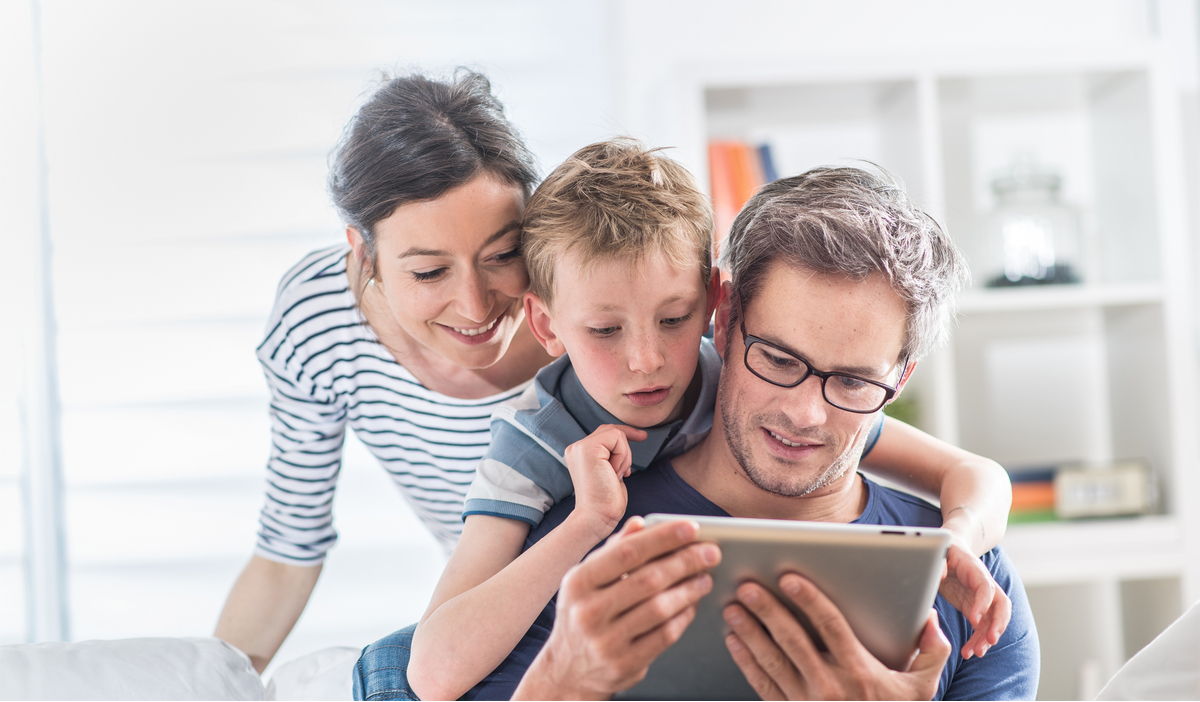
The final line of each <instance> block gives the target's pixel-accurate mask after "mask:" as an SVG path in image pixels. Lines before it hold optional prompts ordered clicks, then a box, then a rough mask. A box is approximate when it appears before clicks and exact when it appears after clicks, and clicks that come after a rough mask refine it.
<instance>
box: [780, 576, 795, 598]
mask: <svg viewBox="0 0 1200 702" xmlns="http://www.w3.org/2000/svg"><path fill="white" fill-rule="evenodd" d="M779 587H781V588H783V591H784V592H786V593H787V594H789V595H794V594H796V593H797V592H800V581H799V580H797V579H796V578H789V577H786V576H785V577H783V578H781V579H780V581H779Z"/></svg>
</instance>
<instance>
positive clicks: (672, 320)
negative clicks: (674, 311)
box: [662, 313, 692, 327]
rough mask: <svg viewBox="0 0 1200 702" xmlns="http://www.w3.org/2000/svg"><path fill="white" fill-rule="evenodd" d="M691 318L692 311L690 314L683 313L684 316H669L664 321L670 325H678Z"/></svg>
mask: <svg viewBox="0 0 1200 702" xmlns="http://www.w3.org/2000/svg"><path fill="white" fill-rule="evenodd" d="M691 318H692V315H691V313H688V314H685V315H683V316H682V317H667V318H666V319H664V320H663V321H662V323H663V324H665V325H667V326H668V327H677V326H679V325H680V324H683V323H684V322H686V321H688V320H689V319H691Z"/></svg>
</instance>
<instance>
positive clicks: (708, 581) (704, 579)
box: [697, 573, 713, 592]
mask: <svg viewBox="0 0 1200 702" xmlns="http://www.w3.org/2000/svg"><path fill="white" fill-rule="evenodd" d="M697 586H698V587H699V588H700V589H701V590H702V591H704V592H708V591H709V590H712V586H713V579H712V576H711V575H709V574H708V573H705V574H704V575H702V576H701V577H700V580H699V582H698V583H697Z"/></svg>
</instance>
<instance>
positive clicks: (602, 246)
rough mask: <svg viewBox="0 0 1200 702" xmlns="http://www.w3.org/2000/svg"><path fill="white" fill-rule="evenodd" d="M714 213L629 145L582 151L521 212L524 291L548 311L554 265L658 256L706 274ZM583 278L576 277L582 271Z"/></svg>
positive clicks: (649, 153)
mask: <svg viewBox="0 0 1200 702" xmlns="http://www.w3.org/2000/svg"><path fill="white" fill-rule="evenodd" d="M712 231H713V218H712V207H711V206H710V205H709V202H708V197H707V196H706V195H704V193H702V192H701V191H700V188H699V187H697V185H696V179H695V178H693V177H692V174H691V173H689V172H688V171H687V169H686V168H684V167H683V166H681V165H679V164H678V163H676V162H675V161H672V160H671V159H669V158H667V157H666V156H664V155H662V154H661V153H660V150H659V149H647V148H646V147H645V146H643V145H642V144H641V142H638V141H637V140H635V139H629V138H625V137H619V138H616V139H611V140H609V141H602V142H599V143H596V144H591V145H590V146H585V147H583V148H582V149H580V150H579V151H576V152H575V153H574V154H573V155H572V156H571V157H570V158H568V159H567V160H566V161H565V162H563V164H562V165H561V166H559V167H558V168H555V169H554V172H552V173H551V174H550V175H549V176H547V177H546V180H545V181H543V182H542V184H541V185H540V186H538V189H537V190H536V191H535V192H534V193H533V197H531V198H530V199H529V205H528V206H527V207H526V208H525V219H524V222H523V225H522V233H521V244H522V250H523V253H524V256H525V266H526V268H528V269H529V288H530V290H531V291H533V292H534V293H535V294H537V296H538V297H540V298H541V299H542V301H543V302H544V303H545V304H547V305H550V304H551V299H552V297H553V291H554V265H555V263H556V262H557V261H558V260H559V259H561V258H562V257H563V256H565V255H566V254H568V253H574V254H576V260H577V261H579V263H580V266H581V268H582V269H583V270H586V268H587V266H588V265H589V264H591V263H594V262H596V261H598V260H611V259H613V258H617V257H621V256H631V257H633V259H634V260H635V261H637V260H640V259H641V258H642V257H643V256H645V255H647V254H649V253H651V252H659V253H662V254H663V255H664V256H666V257H667V260H668V261H670V262H671V264H672V265H674V266H676V267H678V268H680V269H685V268H687V267H689V266H691V265H693V264H694V263H697V262H698V263H699V264H700V273H701V275H702V276H703V280H704V282H705V283H707V282H708V278H709V275H710V274H711V272H712ZM581 272H582V271H581Z"/></svg>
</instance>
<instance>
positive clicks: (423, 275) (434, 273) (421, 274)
mask: <svg viewBox="0 0 1200 702" xmlns="http://www.w3.org/2000/svg"><path fill="white" fill-rule="evenodd" d="M445 272H446V269H445V268H435V269H433V270H431V271H412V277H413V280H415V281H417V282H418V283H425V282H428V281H431V280H437V279H438V278H440V277H442V275H443V274H444V273H445Z"/></svg>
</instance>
